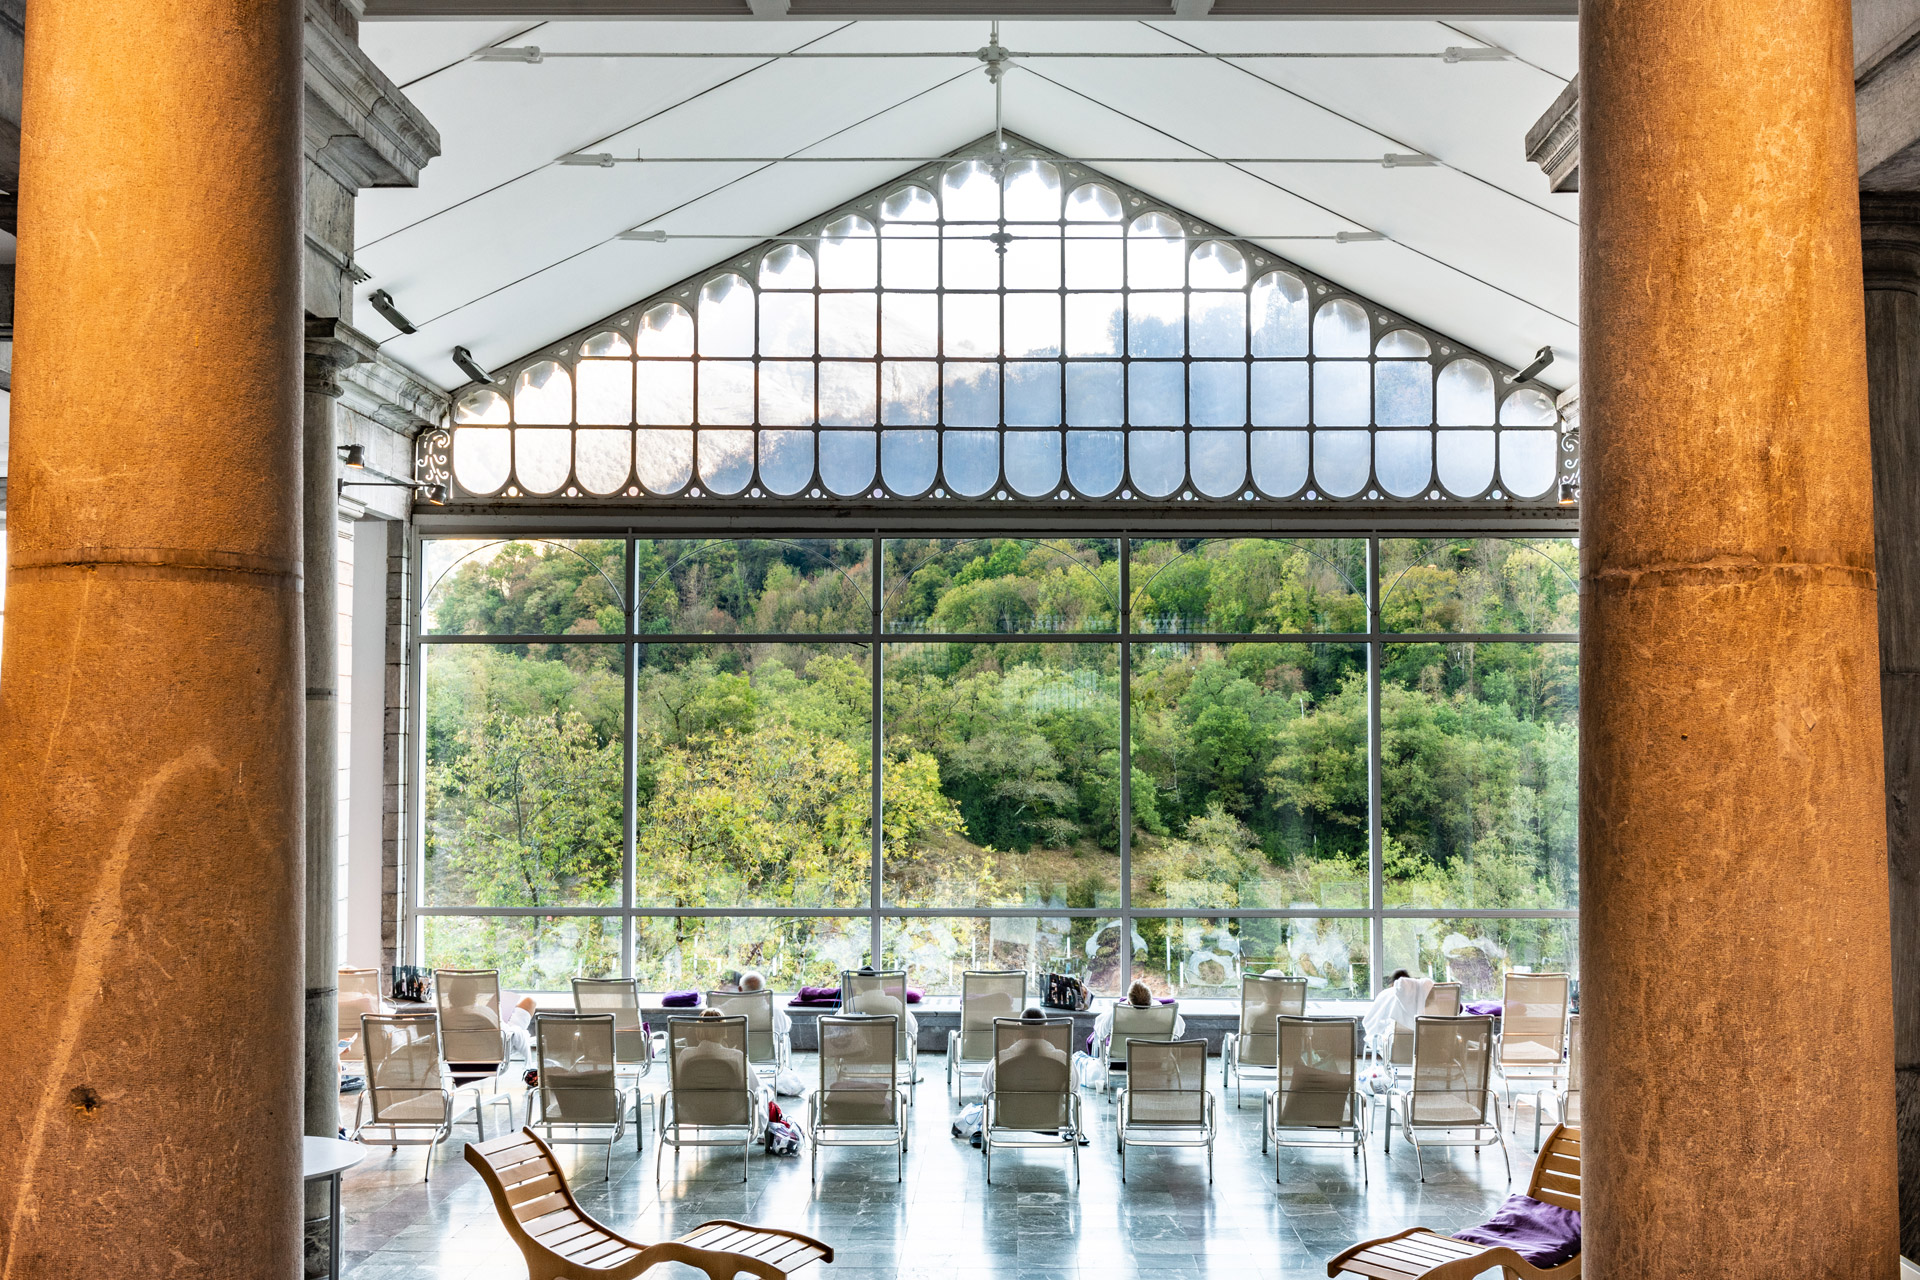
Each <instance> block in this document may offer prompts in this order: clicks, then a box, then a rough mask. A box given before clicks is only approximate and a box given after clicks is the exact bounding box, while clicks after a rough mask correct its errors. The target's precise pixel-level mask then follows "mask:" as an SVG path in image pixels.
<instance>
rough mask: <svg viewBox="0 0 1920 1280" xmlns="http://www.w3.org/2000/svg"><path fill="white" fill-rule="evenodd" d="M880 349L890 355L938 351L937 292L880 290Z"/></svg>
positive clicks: (920, 354) (917, 354) (938, 302)
mask: <svg viewBox="0 0 1920 1280" xmlns="http://www.w3.org/2000/svg"><path fill="white" fill-rule="evenodd" d="M880 349H881V350H882V351H884V352H886V354H888V355H890V356H937V355H939V354H940V298H939V295H937V294H932V293H883V294H881V295H880Z"/></svg>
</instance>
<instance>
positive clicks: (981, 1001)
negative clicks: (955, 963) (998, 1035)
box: [947, 969, 1027, 1097]
mask: <svg viewBox="0 0 1920 1280" xmlns="http://www.w3.org/2000/svg"><path fill="white" fill-rule="evenodd" d="M1026 999H1027V975H1026V971H1025V970H1023V969H1008V970H986V969H969V970H967V971H966V972H965V973H963V974H961V975H960V1026H959V1028H958V1029H957V1030H954V1031H949V1032H947V1093H948V1094H949V1095H950V1096H953V1097H959V1096H961V1095H962V1094H964V1093H966V1091H967V1080H966V1077H967V1076H968V1075H969V1074H971V1075H980V1074H982V1073H983V1072H985V1071H986V1069H987V1064H988V1063H989V1062H992V1061H993V1022H994V1019H996V1018H1017V1017H1019V1016H1020V1006H1021V1005H1023V1004H1025V1003H1026Z"/></svg>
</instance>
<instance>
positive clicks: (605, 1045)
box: [527, 1013, 641, 1178]
mask: <svg viewBox="0 0 1920 1280" xmlns="http://www.w3.org/2000/svg"><path fill="white" fill-rule="evenodd" d="M616 1034H617V1033H616V1031H615V1020H614V1016H613V1015H612V1014H610V1013H543V1014H540V1015H539V1016H538V1017H536V1018H535V1019H534V1020H533V1039H534V1062H535V1064H536V1065H537V1066H538V1067H539V1070H540V1082H539V1083H538V1084H537V1085H535V1086H534V1087H533V1090H532V1092H531V1093H530V1094H529V1095H528V1097H527V1127H528V1128H529V1129H532V1128H538V1129H542V1130H544V1131H545V1138H546V1141H547V1142H549V1143H553V1142H578V1143H591V1142H605V1143H606V1144H607V1163H606V1169H605V1172H604V1173H603V1175H602V1177H603V1178H611V1177H612V1176H613V1144H614V1143H616V1142H618V1141H620V1139H621V1138H623V1137H625V1136H626V1132H627V1112H628V1111H632V1112H633V1113H634V1117H633V1122H634V1123H633V1153H634V1154H635V1155H639V1154H640V1141H641V1138H640V1135H641V1126H640V1114H639V1112H640V1104H639V1103H638V1102H637V1101H636V1100H635V1095H636V1092H637V1091H636V1090H634V1089H623V1088H621V1087H620V1077H619V1063H618V1061H617V1057H616V1054H615V1051H614V1037H615V1035H616ZM536 1112H537V1113H538V1115H539V1119H537V1120H536V1119H535V1118H534V1116H535V1114H536ZM556 1126H558V1127H560V1128H563V1129H565V1130H567V1131H568V1136H567V1137H565V1138H555V1137H554V1136H553V1131H554V1128H555V1127H556Z"/></svg>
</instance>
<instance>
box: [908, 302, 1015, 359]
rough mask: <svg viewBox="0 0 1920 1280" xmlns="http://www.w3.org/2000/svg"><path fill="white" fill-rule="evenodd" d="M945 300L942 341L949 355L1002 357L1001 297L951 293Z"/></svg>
mask: <svg viewBox="0 0 1920 1280" xmlns="http://www.w3.org/2000/svg"><path fill="white" fill-rule="evenodd" d="M943 301H944V303H945V308H944V309H945V314H944V315H943V317H942V319H943V321H944V324H943V326H942V328H941V330H940V341H941V346H942V348H943V349H944V351H945V353H946V354H947V355H950V356H989V357H991V356H997V355H999V354H1000V295H998V294H994V293H950V294H947V295H946V297H945V298H944V299H943ZM906 354H918V353H906Z"/></svg>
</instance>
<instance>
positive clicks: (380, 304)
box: [367, 289, 417, 333]
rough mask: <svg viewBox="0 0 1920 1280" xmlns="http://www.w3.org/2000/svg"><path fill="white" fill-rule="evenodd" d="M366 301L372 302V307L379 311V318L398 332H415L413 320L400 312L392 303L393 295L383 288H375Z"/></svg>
mask: <svg viewBox="0 0 1920 1280" xmlns="http://www.w3.org/2000/svg"><path fill="white" fill-rule="evenodd" d="M367 301H368V302H370V303H372V304H373V309H374V310H375V311H378V312H379V313H380V318H381V319H383V320H385V321H386V322H387V323H388V324H390V325H392V326H393V327H394V328H396V329H398V330H399V331H400V332H402V333H415V332H417V330H415V329H414V327H413V321H411V320H409V319H407V318H406V317H405V316H403V315H401V314H400V308H398V307H396V306H394V305H393V295H392V294H390V293H388V292H387V291H386V290H385V289H375V290H374V291H373V293H372V294H371V295H370V296H369V297H368V298H367Z"/></svg>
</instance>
